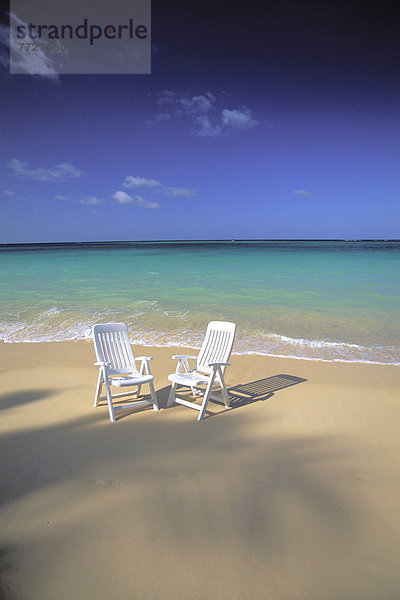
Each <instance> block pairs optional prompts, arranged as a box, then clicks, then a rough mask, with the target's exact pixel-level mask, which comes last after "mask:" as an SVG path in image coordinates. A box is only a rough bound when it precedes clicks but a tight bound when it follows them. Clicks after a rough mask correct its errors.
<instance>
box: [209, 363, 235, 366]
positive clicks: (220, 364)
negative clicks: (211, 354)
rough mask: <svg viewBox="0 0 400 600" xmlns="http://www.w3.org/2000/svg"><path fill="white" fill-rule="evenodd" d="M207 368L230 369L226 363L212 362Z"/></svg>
mask: <svg viewBox="0 0 400 600" xmlns="http://www.w3.org/2000/svg"><path fill="white" fill-rule="evenodd" d="M208 366H209V367H230V366H231V363H227V362H212V363H208Z"/></svg>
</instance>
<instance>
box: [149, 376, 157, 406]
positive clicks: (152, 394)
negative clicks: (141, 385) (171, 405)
mask: <svg viewBox="0 0 400 600" xmlns="http://www.w3.org/2000/svg"><path fill="white" fill-rule="evenodd" d="M149 386H150V393H151V399H152V400H153V408H154V410H160V407H159V406H158V400H157V394H156V392H155V389H154V384H153V382H152V381H150V382H149Z"/></svg>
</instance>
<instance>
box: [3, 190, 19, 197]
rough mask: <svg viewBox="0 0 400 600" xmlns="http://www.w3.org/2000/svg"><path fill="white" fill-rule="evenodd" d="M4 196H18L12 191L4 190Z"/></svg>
mask: <svg viewBox="0 0 400 600" xmlns="http://www.w3.org/2000/svg"><path fill="white" fill-rule="evenodd" d="M3 194H4V195H5V196H16V193H15V192H12V191H11V190H4V192H3Z"/></svg>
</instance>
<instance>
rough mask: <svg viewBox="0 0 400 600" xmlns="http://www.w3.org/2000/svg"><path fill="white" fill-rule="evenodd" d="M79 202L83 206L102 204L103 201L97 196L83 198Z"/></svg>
mask: <svg viewBox="0 0 400 600" xmlns="http://www.w3.org/2000/svg"><path fill="white" fill-rule="evenodd" d="M79 202H80V203H81V204H102V203H103V200H100V198H97V197H96V196H89V198H82V200H80V201H79Z"/></svg>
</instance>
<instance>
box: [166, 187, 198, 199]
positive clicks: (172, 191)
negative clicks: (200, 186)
mask: <svg viewBox="0 0 400 600" xmlns="http://www.w3.org/2000/svg"><path fill="white" fill-rule="evenodd" d="M162 192H163V193H164V194H166V195H167V196H175V197H177V196H186V197H191V196H195V195H196V192H195V191H194V190H191V189H189V188H187V187H166V186H163V187H162Z"/></svg>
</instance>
